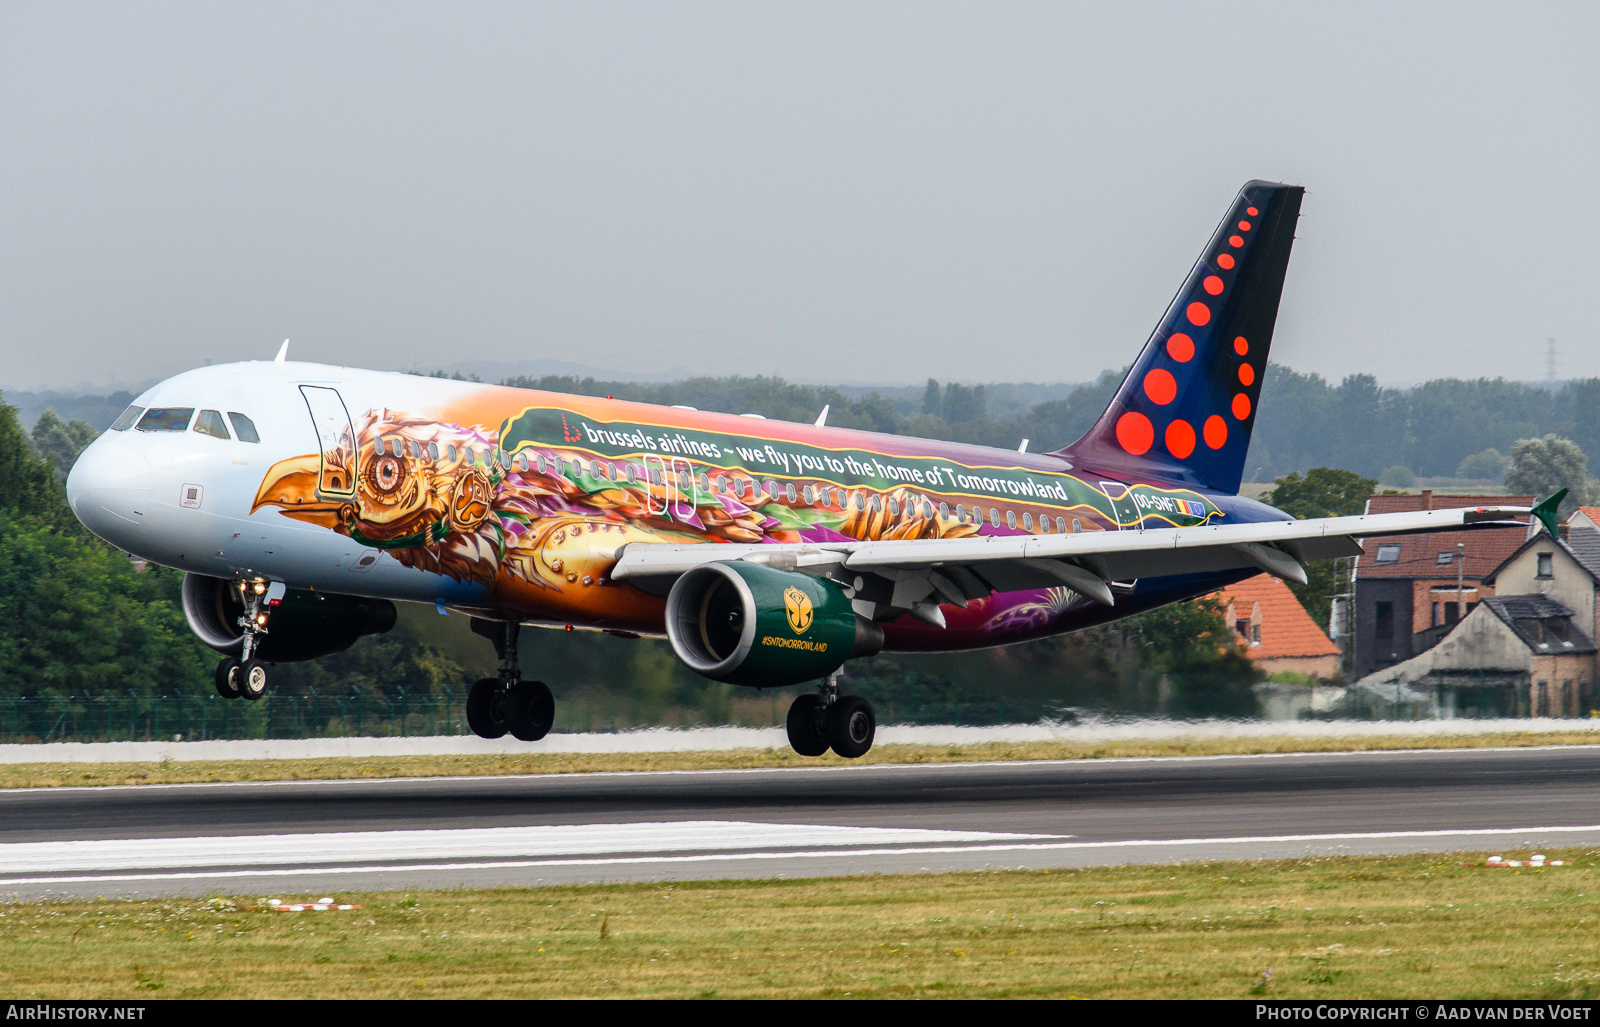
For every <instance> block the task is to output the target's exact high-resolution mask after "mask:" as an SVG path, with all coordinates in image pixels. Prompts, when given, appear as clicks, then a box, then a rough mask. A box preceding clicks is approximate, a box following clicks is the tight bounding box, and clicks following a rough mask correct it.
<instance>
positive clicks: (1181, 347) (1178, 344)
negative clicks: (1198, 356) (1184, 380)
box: [1167, 332, 1194, 364]
mask: <svg viewBox="0 0 1600 1027" xmlns="http://www.w3.org/2000/svg"><path fill="white" fill-rule="evenodd" d="M1167 356H1169V357H1171V358H1172V359H1173V360H1176V361H1177V362H1178V363H1180V364H1181V363H1184V362H1185V361H1188V360H1191V359H1193V357H1194V340H1193V339H1191V338H1189V337H1188V336H1187V335H1185V334H1183V333H1182V332H1178V333H1176V334H1174V335H1173V336H1172V338H1170V339H1168V340H1167Z"/></svg>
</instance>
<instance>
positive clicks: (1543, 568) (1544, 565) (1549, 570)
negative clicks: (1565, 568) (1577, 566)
mask: <svg viewBox="0 0 1600 1027" xmlns="http://www.w3.org/2000/svg"><path fill="white" fill-rule="evenodd" d="M1554 575H1555V560H1554V558H1553V556H1552V555H1551V554H1550V553H1540V554H1539V577H1541V578H1549V577H1554Z"/></svg>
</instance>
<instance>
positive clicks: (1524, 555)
mask: <svg viewBox="0 0 1600 1027" xmlns="http://www.w3.org/2000/svg"><path fill="white" fill-rule="evenodd" d="M1583 509H1584V508H1582V507H1580V508H1579V509H1578V510H1577V511H1574V512H1573V514H1572V516H1570V517H1568V518H1567V537H1566V538H1564V539H1559V538H1551V537H1550V536H1549V534H1548V533H1546V532H1543V531H1540V532H1538V533H1536V534H1534V535H1533V536H1532V537H1530V538H1528V539H1527V540H1526V541H1525V542H1523V543H1522V545H1520V546H1518V547H1517V549H1516V550H1515V551H1514V552H1513V553H1512V554H1511V555H1510V556H1508V557H1506V558H1505V560H1503V561H1502V562H1501V564H1500V566H1498V567H1496V568H1495V569H1494V570H1492V571H1490V572H1489V574H1488V575H1487V576H1486V577H1485V578H1484V579H1483V583H1484V584H1485V585H1486V586H1489V587H1491V588H1493V589H1494V590H1495V591H1496V592H1497V593H1499V594H1501V595H1542V596H1545V597H1547V598H1549V599H1554V600H1556V601H1557V602H1559V603H1561V604H1562V605H1563V606H1565V607H1567V608H1568V609H1569V610H1571V611H1572V622H1573V624H1575V625H1576V626H1577V627H1578V629H1579V630H1580V631H1582V632H1583V633H1584V634H1585V635H1588V636H1589V637H1590V638H1594V637H1596V635H1595V626H1596V623H1597V621H1600V606H1597V604H1600V530H1596V529H1595V528H1593V527H1588V526H1586V525H1589V524H1592V523H1593V522H1592V521H1590V520H1589V519H1588V517H1587V516H1586V515H1585V514H1584V513H1583ZM1589 509H1594V508H1593V507H1590V508H1589ZM1595 512H1596V513H1597V514H1600V510H1596V511H1595Z"/></svg>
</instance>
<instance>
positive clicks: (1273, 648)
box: [1211, 574, 1341, 679]
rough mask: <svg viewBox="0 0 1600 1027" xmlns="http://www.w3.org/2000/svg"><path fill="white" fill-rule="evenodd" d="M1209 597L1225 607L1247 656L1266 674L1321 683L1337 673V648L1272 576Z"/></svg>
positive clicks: (1287, 590) (1229, 622)
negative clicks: (1288, 674)
mask: <svg viewBox="0 0 1600 1027" xmlns="http://www.w3.org/2000/svg"><path fill="white" fill-rule="evenodd" d="M1211 598H1213V599H1217V600H1219V601H1221V602H1222V603H1223V604H1225V606H1226V608H1227V609H1226V615H1227V619H1228V626H1229V627H1231V628H1233V632H1234V634H1235V635H1237V636H1238V638H1239V641H1240V643H1241V644H1242V645H1243V646H1244V651H1245V655H1246V656H1247V657H1249V659H1250V660H1251V661H1252V662H1253V663H1255V664H1256V665H1257V666H1259V667H1260V668H1261V669H1262V670H1263V671H1264V672H1266V673H1268V674H1277V673H1280V672H1284V671H1288V672H1291V673H1295V674H1304V675H1305V676H1306V677H1311V678H1322V679H1327V678H1331V677H1334V676H1336V675H1337V674H1338V673H1339V661H1340V659H1341V654H1340V652H1339V647H1338V646H1336V645H1334V644H1333V640H1332V639H1330V638H1329V637H1328V636H1327V635H1325V634H1323V632H1322V629H1321V628H1319V627H1317V622H1316V621H1314V620H1312V619H1311V615H1310V614H1308V613H1306V611H1305V607H1303V606H1301V605H1300V600H1298V599H1296V598H1295V597H1294V593H1293V592H1291V591H1289V586H1287V585H1285V584H1284V583H1283V582H1282V581H1279V580H1278V579H1277V578H1274V577H1273V576H1272V575H1270V574H1257V575H1256V576H1255V577H1253V578H1246V579H1245V580H1243V581H1241V582H1239V583H1238V584H1235V585H1229V586H1228V587H1227V588H1225V589H1222V590H1221V591H1219V592H1215V593H1213V594H1212V596H1211Z"/></svg>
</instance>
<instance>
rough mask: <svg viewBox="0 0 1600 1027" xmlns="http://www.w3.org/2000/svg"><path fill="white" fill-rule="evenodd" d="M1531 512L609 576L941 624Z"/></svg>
mask: <svg viewBox="0 0 1600 1027" xmlns="http://www.w3.org/2000/svg"><path fill="white" fill-rule="evenodd" d="M1533 512H1534V511H1533V510H1531V509H1530V508H1528V507H1513V506H1501V507H1479V508H1477V509H1458V510H1424V511H1417V512H1414V513H1392V514H1371V515H1364V516H1357V517H1318V518H1311V519H1308V520H1303V521H1290V520H1285V521H1259V522H1256V523H1252V524H1219V525H1207V526H1201V527H1194V528H1164V529H1152V530H1149V531H1138V530H1128V531H1094V532H1085V533H1082V534H1076V535H978V536H971V537H968V538H958V539H903V540H892V541H880V542H822V543H781V544H765V545H698V544H689V545H680V544H672V543H638V542H635V543H631V544H629V545H627V546H624V547H623V548H622V549H621V550H619V551H618V558H617V564H616V567H615V568H614V569H613V570H612V572H611V576H612V578H614V579H616V580H621V581H628V582H631V583H633V584H634V585H636V586H638V587H640V588H642V589H644V590H646V591H650V592H656V593H658V594H665V592H666V591H667V590H668V589H670V588H671V586H672V583H673V582H674V581H675V580H677V577H678V575H680V574H683V573H684V572H685V571H688V570H691V569H693V568H695V567H698V566H700V565H701V564H706V563H717V562H723V561H729V560H749V561H752V562H756V563H763V564H766V565H768V566H770V567H775V568H778V569H780V570H798V571H802V572H805V573H808V574H817V575H826V576H829V577H834V578H837V579H839V580H841V581H846V582H851V583H852V584H854V582H855V581H856V579H861V584H855V585H854V587H855V588H856V589H857V591H858V592H863V591H864V594H866V595H869V596H871V597H872V601H874V602H875V603H877V604H879V605H881V606H884V607H888V608H892V609H899V610H903V611H905V612H907V613H910V614H912V615H913V616H916V617H918V618H919V619H922V620H925V621H927V622H928V623H931V624H937V625H938V626H940V627H943V626H944V617H943V615H942V614H940V613H939V609H938V607H939V605H940V604H941V603H954V604H955V605H957V606H965V605H966V604H967V603H968V602H970V601H971V600H973V599H977V598H980V597H982V596H986V595H990V594H992V593H994V592H1019V591H1024V590H1027V589H1037V588H1055V587H1060V586H1062V585H1065V586H1066V587H1068V588H1070V589H1073V590H1074V591H1076V592H1079V593H1081V594H1083V595H1085V596H1088V597H1089V598H1091V599H1094V600H1096V601H1098V602H1101V603H1104V604H1105V605H1107V606H1111V605H1114V604H1115V602H1116V596H1115V593H1114V591H1113V587H1112V586H1113V583H1115V582H1119V581H1125V580H1128V579H1133V578H1152V577H1166V576H1168V575H1175V574H1196V573H1205V572H1218V571H1229V570H1250V569H1255V570H1262V571H1266V572H1267V573H1269V574H1273V575H1276V576H1278V577H1280V578H1287V579H1289V580H1291V581H1298V582H1304V581H1305V580H1306V572H1305V563H1306V561H1308V560H1322V559H1327V558H1329V557H1335V556H1357V555H1359V554H1360V553H1361V552H1362V550H1361V546H1360V544H1359V543H1358V542H1357V539H1360V538H1363V537H1366V536H1370V535H1408V534H1419V533H1423V532H1432V531H1449V530H1460V529H1462V528H1505V527H1523V526H1524V522H1522V521H1519V520H1517V519H1516V518H1517V517H1520V516H1527V515H1528V514H1530V513H1533ZM874 586H875V587H874ZM884 612H887V611H886V610H885V611H884Z"/></svg>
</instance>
